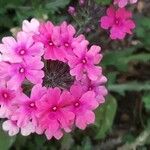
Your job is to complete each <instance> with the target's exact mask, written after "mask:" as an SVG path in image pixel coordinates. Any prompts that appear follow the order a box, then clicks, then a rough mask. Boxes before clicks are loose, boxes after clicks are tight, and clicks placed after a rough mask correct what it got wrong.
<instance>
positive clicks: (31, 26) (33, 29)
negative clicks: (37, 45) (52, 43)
mask: <svg viewBox="0 0 150 150" xmlns="http://www.w3.org/2000/svg"><path fill="white" fill-rule="evenodd" d="M39 26H40V22H39V21H38V20H37V19H35V18H33V19H31V21H30V22H29V21H28V20H24V21H23V23H22V30H23V31H24V32H26V33H28V34H31V35H33V34H38V33H39Z"/></svg>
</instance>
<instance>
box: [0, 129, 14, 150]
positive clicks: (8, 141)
mask: <svg viewBox="0 0 150 150" xmlns="http://www.w3.org/2000/svg"><path fill="white" fill-rule="evenodd" d="M15 139H16V137H15V136H14V137H10V136H8V135H7V133H5V132H4V131H3V130H2V128H1V127H0V150H9V148H10V147H11V146H12V144H13V143H14V142H15Z"/></svg>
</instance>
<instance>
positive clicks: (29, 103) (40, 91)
mask: <svg viewBox="0 0 150 150" xmlns="http://www.w3.org/2000/svg"><path fill="white" fill-rule="evenodd" d="M45 93H46V88H45V87H42V86H41V85H40V84H37V85H35V86H33V88H32V91H31V96H30V98H29V97H28V96H26V95H25V94H22V95H21V96H20V97H19V98H18V106H19V107H18V109H17V110H16V112H15V113H14V114H13V116H12V119H13V120H17V125H18V126H19V127H22V126H27V125H28V124H29V122H31V123H32V125H33V126H34V128H35V129H36V126H37V125H38V121H37V117H36V112H37V106H36V102H37V101H38V100H40V99H41V97H42V96H43V95H44V94H45Z"/></svg>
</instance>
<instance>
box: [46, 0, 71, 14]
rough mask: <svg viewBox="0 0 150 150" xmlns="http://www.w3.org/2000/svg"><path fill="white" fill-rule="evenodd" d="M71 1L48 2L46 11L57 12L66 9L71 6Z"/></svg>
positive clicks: (55, 0)
mask: <svg viewBox="0 0 150 150" xmlns="http://www.w3.org/2000/svg"><path fill="white" fill-rule="evenodd" d="M69 2H70V0H51V1H50V2H48V3H47V4H46V5H45V7H46V9H49V10H51V12H56V11H58V10H59V9H60V8H64V7H66V6H67V5H68V4H69Z"/></svg>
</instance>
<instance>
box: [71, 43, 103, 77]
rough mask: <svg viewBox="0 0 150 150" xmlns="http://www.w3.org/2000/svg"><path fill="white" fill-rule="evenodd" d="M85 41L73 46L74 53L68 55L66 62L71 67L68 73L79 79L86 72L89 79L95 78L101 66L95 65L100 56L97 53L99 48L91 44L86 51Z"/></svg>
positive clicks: (99, 72)
mask: <svg viewBox="0 0 150 150" xmlns="http://www.w3.org/2000/svg"><path fill="white" fill-rule="evenodd" d="M87 44H88V43H87V42H86V41H83V42H81V43H80V45H77V46H76V48H74V50H73V52H74V55H72V56H69V57H68V64H69V66H70V67H71V70H70V74H71V75H72V76H76V78H77V80H79V79H81V78H82V76H83V74H84V73H87V75H88V77H89V78H90V79H91V80H96V79H97V78H98V76H99V74H101V68H100V67H98V66H95V64H98V63H99V62H100V60H101V58H102V55H100V54H99V52H100V50H101V48H100V47H99V46H92V47H91V48H90V50H89V51H87Z"/></svg>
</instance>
